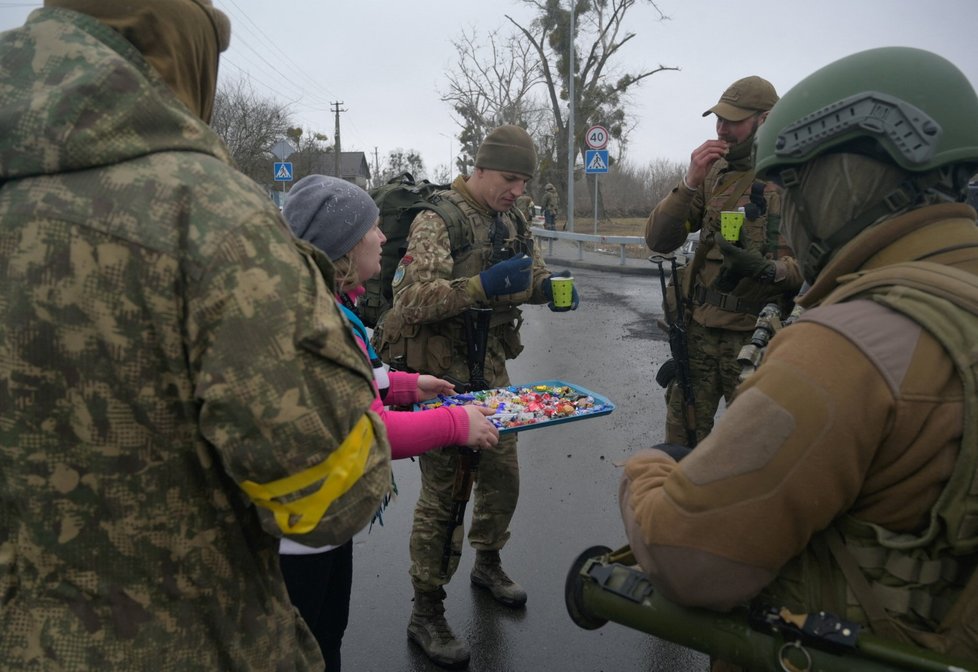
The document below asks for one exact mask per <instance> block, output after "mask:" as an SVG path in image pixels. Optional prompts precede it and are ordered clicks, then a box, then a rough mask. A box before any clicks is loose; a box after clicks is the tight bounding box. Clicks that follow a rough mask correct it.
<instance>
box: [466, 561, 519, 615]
mask: <svg viewBox="0 0 978 672" xmlns="http://www.w3.org/2000/svg"><path fill="white" fill-rule="evenodd" d="M472 585H474V586H478V587H479V588H485V589H486V590H488V591H489V592H490V593H492V596H493V597H494V598H496V601H497V602H501V603H503V604H505V605H506V606H507V607H522V606H523V605H524V604H526V591H525V590H523V587H522V586H520V584H518V583H516V582H515V581H513V580H512V579H511V578H509V577H508V576H506V572H504V571H503V567H502V565H501V564H500V562H499V551H476V554H475V565H474V566H473V567H472Z"/></svg>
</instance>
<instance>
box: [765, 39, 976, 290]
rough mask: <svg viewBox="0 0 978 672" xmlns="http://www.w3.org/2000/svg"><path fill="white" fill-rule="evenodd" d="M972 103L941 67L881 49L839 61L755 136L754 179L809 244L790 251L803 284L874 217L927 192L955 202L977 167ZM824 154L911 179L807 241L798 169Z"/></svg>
mask: <svg viewBox="0 0 978 672" xmlns="http://www.w3.org/2000/svg"><path fill="white" fill-rule="evenodd" d="M976 119H978V96H976V94H975V91H974V88H973V87H972V85H971V83H970V82H969V81H968V79H967V78H966V77H965V76H964V74H963V73H962V72H961V71H960V70H959V69H958V68H957V67H956V66H955V65H953V64H952V63H951V62H949V61H947V60H946V59H944V58H942V57H941V56H938V55H936V54H933V53H931V52H928V51H923V50H921V49H912V48H907V47H884V48H881V49H871V50H869V51H863V52H860V53H857V54H853V55H852V56H847V57H845V58H842V59H840V60H838V61H835V62H834V63H831V64H829V65H827V66H825V67H823V68H821V69H820V70H818V71H816V72H815V73H813V74H811V75H809V76H808V77H806V78H805V79H803V80H802V81H801V82H799V83H798V84H797V85H796V86H795V87H794V88H792V89H791V90H790V91H788V92H787V93H786V94H784V96H783V97H782V98H781V100H780V101H779V102H778V103H777V104H776V105H775V106H774V108H773V109H772V110H771V112H770V114H769V115H768V117H767V120H766V121H765V123H764V124H763V125H762V126H761V127H760V129H758V131H757V141H756V144H755V147H754V152H755V168H756V171H757V176H758V177H759V178H761V179H764V180H771V181H774V182H780V183H782V184H783V186H784V187H785V188H786V189H787V194H786V198H792V199H793V200H794V202H795V205H796V207H797V208H798V215H799V224H800V225H801V226H802V227H803V228H804V229H805V231H806V232H807V233H808V235H809V238H810V245H809V247H808V249H800V250H795V251H796V252H797V253H798V257H799V260H800V261H801V262H802V263H803V265H804V266H805V275H806V278H808V279H811V277H813V276H814V275H816V274H817V273H818V271H820V270H821V269H822V268H823V267H824V265H825V263H826V262H827V261H828V258H829V256H830V255H831V253H832V252H833V251H834V250H837V249H838V248H839V247H841V246H842V245H844V244H845V243H846V242H848V241H849V240H851V239H852V238H853V237H854V236H855V235H856V234H857V233H859V232H860V231H861V230H863V229H865V228H866V227H868V226H870V225H871V224H873V223H874V222H876V221H877V220H879V219H880V218H881V217H885V216H887V215H889V214H891V213H895V212H898V211H901V210H905V209H907V208H908V207H911V206H913V205H915V204H918V203H920V201H921V196H922V194H924V193H925V192H928V191H930V192H934V191H935V190H937V191H939V192H940V193H942V194H944V195H945V196H946V199H947V200H962V199H963V195H964V190H965V189H966V188H967V184H968V179H969V178H970V177H971V176H972V175H974V173H975V170H976V168H978V123H976V121H975V120H976ZM830 152H847V153H853V154H862V155H866V156H868V157H870V158H873V159H876V160H878V161H881V162H883V163H885V164H894V165H895V166H898V167H899V168H901V169H903V170H905V171H907V172H908V173H910V176H911V177H910V179H909V180H905V181H904V182H903V183H901V185H900V188H899V189H897V190H895V191H894V192H892V193H890V194H889V195H887V196H886V198H884V199H882V201H881V202H879V203H876V204H875V205H873V206H871V207H870V208H869V209H868V210H867V211H866V212H864V213H862V214H861V215H859V216H857V217H856V218H855V219H854V220H853V221H850V222H847V223H845V224H843V225H841V226H840V227H839V228H837V229H836V230H835V231H830V232H826V231H820V232H819V234H820V235H816V233H815V228H814V226H812V224H813V221H812V219H813V218H812V216H811V212H808V213H807V214H806V212H805V210H806V207H805V205H806V204H805V202H804V199H803V198H802V197H801V193H800V190H799V189H798V187H799V180H800V175H801V170H802V166H803V164H806V163H807V162H809V161H811V160H813V159H815V158H816V157H819V156H821V155H824V154H827V153H830Z"/></svg>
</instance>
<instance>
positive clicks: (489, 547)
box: [375, 126, 576, 665]
mask: <svg viewBox="0 0 978 672" xmlns="http://www.w3.org/2000/svg"><path fill="white" fill-rule="evenodd" d="M475 165H476V169H475V173H474V174H473V175H472V176H469V177H459V178H457V179H456V180H455V182H454V183H453V184H452V188H451V190H449V191H445V192H441V194H440V195H441V197H442V198H444V199H446V200H448V201H450V202H451V203H453V204H454V205H455V206H456V208H457V210H458V211H459V217H460V218H462V219H463V220H464V222H463V223H462V224H461V225H462V226H465V227H468V228H469V229H470V233H471V235H470V236H467V238H468V239H469V240H470V241H471V244H469V245H466V246H465V248H464V249H459V250H453V249H452V245H451V243H450V236H449V232H448V226H447V224H446V222H445V221H444V220H443V219H442V217H441V216H439V215H438V214H436V213H435V212H433V211H430V210H426V211H423V212H422V213H421V214H419V215H418V216H417V218H416V219H415V220H414V222H413V223H412V225H411V230H410V234H409V236H408V246H407V251H406V252H405V254H404V257H403V258H402V259H401V262H400V264H399V265H398V268H397V271H396V272H395V274H394V279H393V282H392V286H393V289H394V305H393V307H392V308H391V310H390V311H389V312H388V313H387V315H386V316H385V318H384V320H383V322H382V323H381V325H380V327H379V328H378V332H377V334H375V342H376V343H377V345H378V351H379V352H380V354H381V357H383V358H384V359H385V361H389V362H394V363H395V365H396V364H398V363H399V364H400V365H401V366H406V367H408V368H409V369H412V370H415V371H420V372H422V373H428V374H432V375H435V376H439V377H443V378H449V379H455V380H459V381H462V382H469V372H470V370H469V366H468V363H467V359H468V357H467V355H468V352H467V347H466V346H467V341H466V335H465V334H466V332H465V328H464V322H463V320H464V317H463V316H464V313H465V311H466V310H467V309H469V308H472V307H477V306H481V307H486V308H491V309H492V318H491V322H490V327H489V338H488V344H487V346H486V361H485V367H484V368H485V371H484V377H485V382H486V383H488V385H489V386H490V387H499V386H505V385H509V384H510V380H509V374H508V372H507V371H506V360H508V359H512V358H514V357H516V356H517V355H519V354H520V352H521V351H522V349H523V346H522V345H521V343H520V336H519V328H520V324H521V323H522V317H521V311H520V308H519V306H520V305H522V304H525V303H531V304H533V303H536V304H540V303H546V302H548V301H550V302H551V303H550V305H551V306H552V305H553V303H552V298H553V297H552V293H551V290H550V281H549V280H550V277H551V272H550V270H549V269H548V268H547V267H546V265H544V263H543V261H542V259H541V258H540V254H539V252H538V251H537V250H536V248H535V247H534V246H533V245H532V242H533V241H532V238H531V236H530V234H529V231H528V229H527V227H526V225H525V224H524V223H523V222H522V221H521V219H522V218H521V217H520V216H519V214H518V213H517V212H516V210H515V207H514V204H515V202H516V199H517V197H518V196H519V195H520V194H521V193H522V191H523V189H524V188H525V184H526V182H527V180H528V179H529V178H530V177H531V176H532V175H533V173H534V171H535V169H536V151H535V150H534V148H533V143H532V141H531V140H530V137H529V135H527V133H526V131H524V130H523V129H522V128H518V127H516V126H502V127H500V128H498V129H496V130H495V131H493V132H492V133H490V134H489V136H487V138H486V140H485V141H484V142H483V143H482V146H481V147H480V149H479V152H478V155H477V157H476V163H475ZM501 242H502V248H503V249H505V250H506V251H507V255H505V256H508V257H509V258H502V259H500V258H499V255H498V253H499V251H500V246H501ZM575 299H576V295H575ZM575 307H576V303H575ZM419 460H420V462H421V477H422V481H421V495H420V498H419V500H418V505H417V508H416V509H415V514H414V527H413V529H412V532H411V580H412V583H413V585H414V589H415V605H414V613H413V614H412V620H411V625H410V626H409V628H408V635H409V636H410V637H411V639H412V640H413V641H415V642H417V643H418V644H419V645H420V646H421V647H422V649H423V650H424V651H425V653H426V654H427V655H428V656H429V657H430V658H432V659H433V660H435V661H436V662H439V663H440V664H443V665H458V664H463V663H464V662H465V661H466V660H468V656H469V654H468V650H467V648H466V647H465V645H464V644H463V643H462V642H460V641H458V640H456V639H455V638H454V636H452V635H451V633H450V631H449V630H448V626H447V624H445V621H444V618H443V616H442V614H443V611H444V607H443V605H442V601H443V599H444V597H445V591H444V586H445V585H446V584H447V583H448V582H449V581H450V579H451V577H452V574H454V572H455V569H456V568H457V566H458V558H459V555H460V554H461V550H462V541H463V536H462V534H461V527H458V528H455V534H454V535H453V537H452V550H453V555H452V559H451V561H450V563H449V565H448V568H447V571H446V572H443V571H442V568H441V565H442V549H443V546H444V544H445V540H446V537H447V536H448V533H447V525H448V523H449V521H450V520H451V513H452V485H453V482H454V480H455V473H456V468H457V464H458V461H459V451H458V450H457V449H455V448H445V449H439V450H432V451H429V452H427V453H425V454H424V455H422V456H421V457H420V458H419ZM518 493H519V465H518V463H517V457H516V437H515V435H513V434H508V435H505V436H501V437H500V438H499V444H498V445H497V446H496V447H495V448H492V449H489V450H486V451H483V454H482V456H481V461H480V464H479V472H478V480H477V485H476V489H475V495H474V506H473V512H472V526H471V530H470V531H469V542H470V543H471V544H472V546H473V547H474V548H475V549H476V550H477V558H476V569H475V570H473V575H472V580H473V582H474V583H476V584H477V585H480V586H483V587H487V588H489V589H490V590H491V591H492V594H493V596H494V597H495V598H496V599H497V600H499V601H500V602H503V603H504V604H507V605H508V606H517V607H519V606H522V605H523V603H524V602H525V601H526V593H525V592H523V589H522V588H520V587H519V585H518V584H516V583H515V582H513V581H511V580H510V579H509V577H507V576H506V575H505V574H504V573H503V572H502V569H501V567H500V565H499V550H500V549H501V548H502V547H503V545H504V544H505V543H506V541H507V539H508V538H509V523H510V521H511V520H512V517H513V512H514V511H515V509H516V501H517V497H518ZM480 568H488V570H487V571H488V573H489V575H490V576H491V578H486V576H487V575H486V574H484V573H481V569H480ZM446 633H447V634H446Z"/></svg>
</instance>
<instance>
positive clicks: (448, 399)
mask: <svg viewBox="0 0 978 672" xmlns="http://www.w3.org/2000/svg"><path fill="white" fill-rule="evenodd" d="M537 385H546V386H547V387H569V388H571V389H572V390H574V392H575V393H577V394H580V395H584V396H588V397H593V398H594V407H593V408H591V409H589V410H586V411H583V412H581V413H579V414H576V415H566V416H561V417H558V418H541V419H538V420H537V421H536V422H534V423H532V424H527V425H517V426H515V427H500V428H499V433H500V434H510V433H513V432H522V431H525V430H527V429H539V428H541V427H552V426H553V425H561V424H564V423H565V422H574V421H575V420H585V419H587V418H596V417H598V416H601V415H608V414H609V413H611V412H612V411H613V410H615V405H614V403H612V402H611V400H609V399H608V398H607V397H604V396H602V395H600V394H597V393H596V392H592V391H591V390H588V389H586V388H583V387H581V386H580V385H575V384H573V383H568V382H566V381H563V380H537V381H534V382H532V383H524V384H521V385H510V386H508V387H501V388H494V389H503V390H514V391H515V390H517V389H520V388H524V387H528V388H532V387H535V386H537ZM460 396H464V395H452V396H439V398H438V399H439V400H441V401H442V402H445V403H448V404H451V403H452V400H454V399H456V398H458V397H460ZM433 401H435V400H429V401H425V402H420V403H417V404H415V405H414V410H416V411H419V410H424V409H426V408H429V407H430V405H431V403H432V402H433ZM493 417H495V416H492V415H490V416H489V420H492V419H493ZM497 426H498V425H497Z"/></svg>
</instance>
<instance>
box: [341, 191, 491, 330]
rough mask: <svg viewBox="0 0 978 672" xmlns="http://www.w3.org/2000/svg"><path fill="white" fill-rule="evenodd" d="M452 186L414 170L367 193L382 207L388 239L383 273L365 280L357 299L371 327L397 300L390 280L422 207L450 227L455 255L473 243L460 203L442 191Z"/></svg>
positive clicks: (367, 323)
mask: <svg viewBox="0 0 978 672" xmlns="http://www.w3.org/2000/svg"><path fill="white" fill-rule="evenodd" d="M450 188H451V185H448V184H433V183H431V182H429V181H428V180H421V181H420V182H415V181H414V177H413V176H412V175H411V173H407V172H405V173H401V174H400V175H398V176H396V177H394V178H392V179H390V180H389V181H388V182H387V184H384V185H381V186H379V187H375V188H373V189H371V190H370V191H369V192H368V193H369V194H370V196H371V198H373V199H374V202H375V203H376V204H377V207H378V208H380V230H381V231H383V232H384V236H385V237H386V238H387V242H385V243H384V245H383V248H382V250H381V255H380V273H379V274H377V275H376V276H375V277H373V278H371V279H370V280H367V281H366V282H365V283H364V290H365V291H364V293H363V295H362V296H361V297H360V298H359V300H358V301H357V312H358V313H359V314H360V318H361V320H362V321H363V323H364V324H365V325H366V326H368V327H371V328H373V327H376V326H377V322H378V321H379V320H380V318H381V316H382V315H383V314H384V313H385V312H387V310H389V309H390V307H391V305H392V304H393V301H394V291H393V289H392V287H391V281H392V280H393V278H394V272H395V271H396V270H397V265H398V263H400V261H401V257H403V256H404V252H405V251H406V250H407V235H408V232H409V231H410V229H411V222H413V221H414V218H415V217H416V216H417V214H418V213H419V212H421V211H422V210H434V211H435V212H436V213H437V214H438V215H439V216H440V217H441V218H442V219H443V220H444V221H445V225H446V226H447V227H448V238H449V242H450V243H451V248H452V256H456V255H457V254H458V253H459V252H462V251H464V250H465V249H466V248H467V247H469V246H470V245H471V238H472V230H471V227H470V226H469V225H468V222H467V221H466V220H465V216H464V215H463V214H462V211H461V210H459V208H458V206H456V205H455V204H454V203H452V202H451V201H449V200H448V199H446V198H443V197H442V196H440V195H439V192H441V191H447V190H448V189H450Z"/></svg>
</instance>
